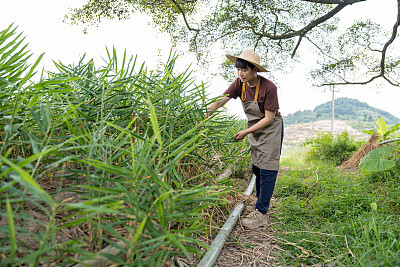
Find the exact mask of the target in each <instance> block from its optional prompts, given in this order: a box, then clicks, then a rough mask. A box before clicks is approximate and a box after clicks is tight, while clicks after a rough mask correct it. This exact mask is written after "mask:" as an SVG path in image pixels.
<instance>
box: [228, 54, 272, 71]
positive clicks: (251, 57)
mask: <svg viewBox="0 0 400 267" xmlns="http://www.w3.org/2000/svg"><path fill="white" fill-rule="evenodd" d="M225 56H226V57H227V58H228V59H229V60H230V61H232V62H233V63H236V59H238V58H241V59H244V60H246V61H247V62H250V63H251V64H253V65H254V66H256V67H257V69H258V71H259V72H267V71H268V70H266V69H265V68H264V67H263V66H261V65H260V56H259V55H258V54H257V53H256V52H254V51H252V50H249V49H245V50H243V52H242V53H241V54H240V56H238V57H235V56H231V55H225Z"/></svg>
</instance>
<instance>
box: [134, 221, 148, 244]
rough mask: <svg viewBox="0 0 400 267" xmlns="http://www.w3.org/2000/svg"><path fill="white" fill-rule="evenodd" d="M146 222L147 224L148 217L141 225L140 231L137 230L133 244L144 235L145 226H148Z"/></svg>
mask: <svg viewBox="0 0 400 267" xmlns="http://www.w3.org/2000/svg"><path fill="white" fill-rule="evenodd" d="M146 222H147V217H145V218H144V220H143V221H142V222H141V223H140V225H139V227H138V229H137V230H136V233H135V235H134V236H133V239H132V243H135V242H136V241H137V240H138V239H139V236H140V234H141V233H142V231H143V229H144V226H145V225H146Z"/></svg>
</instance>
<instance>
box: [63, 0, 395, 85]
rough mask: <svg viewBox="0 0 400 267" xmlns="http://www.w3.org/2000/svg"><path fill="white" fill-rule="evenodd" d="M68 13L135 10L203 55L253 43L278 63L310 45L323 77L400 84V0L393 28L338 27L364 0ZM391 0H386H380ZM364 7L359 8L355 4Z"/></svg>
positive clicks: (164, 3)
mask: <svg viewBox="0 0 400 267" xmlns="http://www.w3.org/2000/svg"><path fill="white" fill-rule="evenodd" d="M87 1H88V2H87V3H86V4H85V5H84V6H82V7H81V8H78V9H73V10H71V12H70V13H69V14H68V15H67V18H66V20H67V21H69V22H71V23H73V24H74V23H84V24H89V25H91V24H97V23H100V22H101V20H102V19H115V18H118V19H127V18H129V17H130V16H131V15H132V14H133V13H134V12H144V13H147V14H148V15H150V16H151V18H152V20H153V22H154V25H155V27H157V28H158V29H159V30H160V31H163V32H167V33H169V34H170V36H171V38H172V40H173V41H174V44H179V43H180V42H184V43H189V44H190V50H191V51H193V52H195V53H196V54H197V55H198V58H199V59H202V60H206V59H207V55H208V53H209V52H210V51H212V48H213V47H215V46H217V45H220V46H222V48H223V49H224V50H226V51H229V52H230V53H236V54H239V53H240V52H241V51H242V50H243V48H251V49H253V50H255V51H257V52H258V53H259V54H260V55H261V58H262V59H263V61H264V65H265V66H266V67H267V68H274V69H283V68H284V67H285V66H286V65H287V62H288V59H290V58H292V59H299V57H300V56H299V54H300V52H299V51H300V50H301V49H303V50H307V53H309V55H311V56H309V58H308V60H310V61H314V62H313V66H315V68H314V69H313V70H312V71H311V75H312V77H313V78H314V79H315V81H317V82H318V83H319V84H320V85H325V86H329V85H347V84H368V83H371V82H373V81H376V80H379V79H380V80H381V81H386V82H388V83H389V84H391V85H394V86H400V71H399V65H400V58H399V57H398V56H397V53H395V48H394V47H395V46H396V41H398V27H399V22H400V0H393V1H392V2H393V4H394V3H395V2H396V10H397V16H396V17H395V18H393V27H392V29H391V31H385V30H384V29H383V28H382V26H381V25H379V24H377V23H376V22H374V21H372V20H370V19H363V20H358V21H355V22H354V23H353V24H352V25H351V26H349V27H348V28H347V29H343V28H342V27H339V26H340V25H339V21H340V18H339V16H340V14H341V13H342V12H343V11H344V10H345V9H347V8H348V7H349V6H351V5H353V6H354V5H358V4H360V3H361V2H365V1H366V0H87ZM382 4H383V5H388V4H389V1H387V2H385V3H382ZM360 12H362V10H361V11H360Z"/></svg>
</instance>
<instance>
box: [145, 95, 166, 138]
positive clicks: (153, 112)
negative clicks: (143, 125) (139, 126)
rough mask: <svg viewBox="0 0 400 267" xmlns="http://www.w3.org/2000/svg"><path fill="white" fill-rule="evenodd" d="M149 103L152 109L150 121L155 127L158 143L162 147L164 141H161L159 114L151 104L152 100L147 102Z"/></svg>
mask: <svg viewBox="0 0 400 267" xmlns="http://www.w3.org/2000/svg"><path fill="white" fill-rule="evenodd" d="M147 103H148V105H149V108H150V121H151V124H152V125H153V132H154V135H155V136H156V138H157V141H158V143H159V144H160V146H161V145H162V139H161V133H160V127H159V126H158V120H157V114H156V111H155V109H154V107H153V104H151V102H150V99H148V100H147Z"/></svg>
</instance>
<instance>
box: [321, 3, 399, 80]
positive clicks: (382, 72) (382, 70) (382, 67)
mask: <svg viewBox="0 0 400 267" xmlns="http://www.w3.org/2000/svg"><path fill="white" fill-rule="evenodd" d="M399 24H400V0H397V18H396V22H395V23H394V25H393V28H392V35H391V37H390V39H389V40H388V41H387V42H386V43H385V44H384V46H383V48H382V51H379V52H380V53H381V54H382V57H381V62H380V73H379V74H378V75H376V76H373V77H371V78H370V79H369V80H366V81H359V82H349V81H345V82H341V83H324V84H320V85H319V86H332V85H355V84H358V85H365V84H368V83H370V82H372V81H374V80H375V79H378V78H383V79H384V80H386V81H387V82H388V83H389V84H391V85H393V86H398V87H400V83H399V82H394V81H392V80H391V79H390V78H389V77H387V76H386V75H385V74H386V73H385V70H386V67H385V62H386V52H387V50H388V48H389V46H390V45H391V44H392V43H393V42H394V40H395V39H396V37H397V31H398V28H399Z"/></svg>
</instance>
